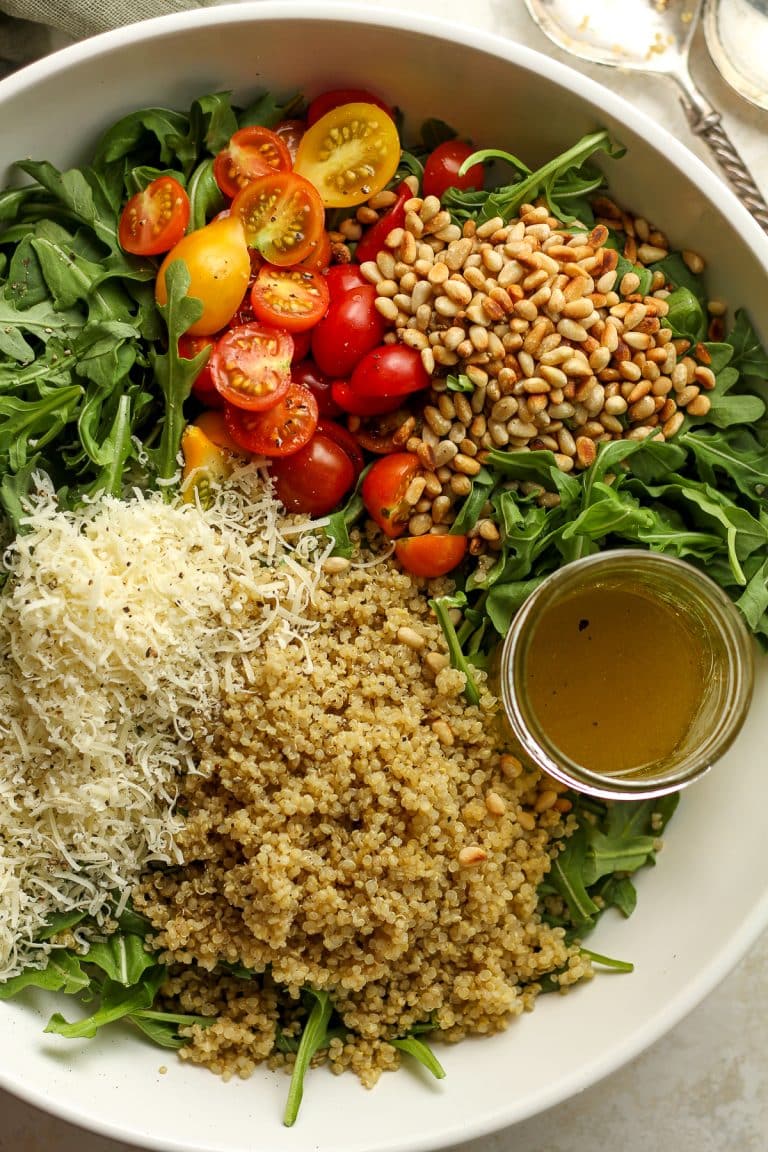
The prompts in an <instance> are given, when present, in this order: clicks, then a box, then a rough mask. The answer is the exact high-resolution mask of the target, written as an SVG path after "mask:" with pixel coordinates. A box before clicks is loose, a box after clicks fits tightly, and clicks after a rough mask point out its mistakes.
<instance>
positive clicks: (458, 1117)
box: [0, 0, 768, 1152]
mask: <svg viewBox="0 0 768 1152" xmlns="http://www.w3.org/2000/svg"><path fill="white" fill-rule="evenodd" d="M342 85H356V86H361V85H364V86H367V87H371V88H373V89H374V90H378V91H380V92H382V93H383V94H386V95H388V96H389V97H390V98H392V99H393V100H396V101H397V102H398V103H399V104H401V105H402V106H403V107H404V108H405V109H406V110H407V112H408V113H409V118H410V120H411V122H412V123H415V124H418V123H419V121H420V120H421V119H422V118H424V117H426V116H440V117H442V118H443V119H445V120H447V121H449V122H451V123H452V124H453V125H454V126H455V127H456V128H457V129H458V130H459V131H461V132H463V133H467V134H471V135H473V136H474V137H475V138H476V139H478V140H480V141H482V142H483V143H486V144H489V145H490V144H493V145H504V144H506V145H507V146H509V147H510V148H512V149H513V150H514V151H515V152H517V153H518V154H519V155H521V156H523V157H524V158H525V159H527V160H528V161H529V162H531V163H532V162H536V161H539V160H542V159H544V158H546V157H548V156H550V155H552V154H554V153H555V152H556V151H558V150H560V149H561V148H564V147H567V146H568V145H570V144H572V143H573V142H574V141H575V140H576V139H577V138H578V137H579V136H580V135H581V134H582V133H584V132H586V131H590V130H593V129H594V128H595V127H597V126H607V127H608V128H609V129H610V130H611V131H612V132H613V134H614V135H615V136H616V137H617V138H619V139H621V140H622V141H623V142H624V143H625V144H627V145H628V146H629V155H628V157H627V158H626V159H625V160H623V161H621V162H620V163H619V164H617V165H611V168H610V175H611V183H612V187H613V189H614V191H615V192H616V194H617V196H618V197H619V198H620V199H621V200H623V201H624V202H625V203H627V204H631V205H632V207H633V208H634V209H636V210H638V211H642V212H643V213H644V214H646V215H647V216H649V217H650V218H652V219H653V220H654V221H655V222H658V224H659V225H660V226H661V227H663V228H664V229H665V230H667V231H668V232H669V234H670V236H671V238H672V240H673V242H674V244H675V245H676V246H678V247H684V248H693V249H696V250H698V251H701V252H703V253H704V254H705V255H706V256H707V257H708V259H709V262H710V266H711V269H712V272H711V289H712V291H713V293H716V294H718V295H722V296H725V297H726V298H727V299H729V300H730V301H731V302H733V303H743V304H746V305H749V304H750V303H753V304H754V303H755V302H760V303H761V306H763V308H764V301H765V300H766V299H768V239H766V237H765V236H764V235H763V234H762V232H761V231H760V230H759V228H758V227H757V225H755V224H754V222H753V221H752V220H751V218H750V217H749V216H748V215H747V213H746V211H745V210H744V209H742V208H741V206H740V205H739V204H738V203H737V201H736V199H735V198H734V197H733V195H732V194H731V193H730V191H729V190H728V189H727V188H726V187H725V186H724V184H723V183H721V181H720V180H719V178H718V177H716V176H714V175H713V174H712V173H711V172H710V171H709V170H708V169H707V168H706V167H705V166H704V165H703V164H702V163H701V162H700V161H698V160H697V159H696V158H695V157H693V156H692V155H691V154H690V153H689V152H687V151H686V150H685V149H684V148H683V147H682V146H681V145H680V144H679V143H678V142H677V141H676V140H675V139H674V138H673V137H671V136H669V135H667V134H666V133H665V132H664V130H663V129H662V128H660V127H659V126H658V125H656V124H655V123H653V122H652V121H651V120H650V119H648V118H646V117H645V116H643V115H642V114H641V113H639V112H638V111H637V110H636V109H634V108H633V107H631V106H630V105H628V104H626V103H624V102H623V101H621V100H620V99H619V98H617V97H616V96H614V95H612V94H611V93H610V92H608V91H607V90H606V89H603V88H601V87H599V86H598V85H596V84H594V83H592V82H591V81H589V80H587V79H585V78H584V77H583V76H580V75H579V74H577V73H576V72H573V71H571V70H570V69H567V68H565V67H563V66H561V65H558V64H556V63H554V62H553V61H551V60H550V59H548V58H545V57H542V56H540V55H538V54H536V53H534V52H531V51H528V50H526V49H524V48H522V47H520V46H518V45H514V44H511V43H508V42H505V41H503V40H501V39H499V38H494V37H492V36H489V35H485V34H481V33H473V32H472V31H471V30H469V29H468V28H467V27H465V26H458V25H452V24H447V23H440V22H438V21H434V20H428V19H425V18H422V17H420V16H418V15H415V14H414V13H413V12H404V11H399V12H398V11H390V12H388V13H386V14H385V13H384V12H382V11H381V10H375V11H371V10H368V11H366V10H364V9H360V8H359V7H357V6H354V5H350V6H343V5H340V4H336V5H327V4H321V5H316V4H310V3H291V4H279V3H274V2H271V0H267V2H265V3H263V4H258V5H249V4H246V5H238V6H234V7H226V8H214V9H207V10H203V11H196V12H194V13H187V14H181V15H176V16H172V17H165V18H162V19H161V20H158V21H153V22H150V23H145V24H143V25H140V26H134V27H131V28H129V29H123V30H121V31H118V32H116V33H110V34H108V35H107V36H104V37H99V38H97V39H95V40H92V41H88V42H85V43H83V44H81V45H77V46H75V47H73V48H71V49H66V50H65V51H63V52H61V53H59V54H57V55H55V56H53V57H50V58H48V59H47V60H44V61H41V62H39V63H36V64H34V65H32V66H31V67H29V68H28V69H26V70H25V71H24V72H22V73H20V74H17V75H16V76H13V77H11V78H9V79H8V80H6V81H4V82H3V83H2V84H0V116H2V122H3V133H2V141H0V182H2V183H3V184H4V183H6V181H7V175H6V168H7V165H9V164H10V162H11V161H12V160H14V159H16V158H17V157H21V156H30V155H31V156H34V157H35V158H47V159H50V160H53V161H54V162H56V163H60V164H62V163H70V162H73V161H75V160H77V159H82V157H83V155H84V154H86V153H87V149H88V146H89V145H90V144H91V143H92V142H93V141H94V140H95V139H96V137H97V136H98V134H99V132H100V131H101V130H102V129H104V128H105V127H107V126H108V125H109V124H111V123H112V122H113V121H114V120H115V119H116V118H117V117H118V116H120V115H122V114H124V113H126V112H128V111H131V110H133V109H135V108H138V107H142V106H145V105H148V104H151V103H165V104H171V105H174V106H177V107H180V108H184V107H185V106H186V105H187V104H188V102H189V101H190V100H191V99H192V98H194V97H195V96H198V95H202V94H203V93H206V92H209V91H215V90H218V89H223V88H231V89H233V90H234V91H235V94H236V95H237V96H238V97H240V98H243V97H245V96H246V95H247V94H248V93H252V92H253V91H254V90H255V89H258V88H273V89H275V88H279V89H282V90H283V91H284V92H288V91H290V90H292V89H294V88H301V89H304V90H311V91H319V90H321V89H322V88H324V87H338V86H342ZM753 320H754V322H755V324H756V325H757V326H758V327H760V324H761V315H760V311H759V310H758V309H757V308H754V307H753ZM766 324H768V321H766V319H765V317H764V315H763V318H762V337H763V339H768V327H766ZM659 675H663V668H660V669H659ZM767 704H768V667H766V661H765V659H764V658H761V659H760V661H759V667H758V678H757V684H756V691H755V702H754V706H753V709H752V713H751V716H750V719H749V721H748V723H747V726H746V727H745V729H744V731H743V733H742V735H741V736H740V738H739V740H738V741H737V743H736V744H735V746H734V747H733V749H732V750H731V752H730V753H729V754H728V756H727V758H726V759H725V760H724V761H723V762H722V763H721V764H720V765H719V766H718V767H717V769H716V770H715V771H714V772H713V773H711V774H710V775H709V776H708V777H707V778H706V779H704V780H703V781H702V782H700V783H699V784H697V785H695V786H694V787H693V788H691V789H690V790H689V791H688V792H687V793H686V794H685V795H684V797H683V800H682V802H681V805H680V809H679V811H678V813H677V815H676V816H675V818H674V821H673V823H672V826H671V828H670V830H669V833H668V836H667V842H666V846H665V848H664V851H663V853H662V854H661V857H660V859H659V864H658V867H657V868H656V869H653V870H647V871H646V872H645V873H644V874H643V875H642V876H641V877H640V879H639V883H638V888H639V905H638V909H637V911H636V913H635V914H634V915H633V917H632V918H631V920H629V921H627V922H625V921H623V920H621V919H620V918H619V917H618V916H612V915H609V916H606V917H605V918H604V919H603V921H602V922H601V924H600V926H599V929H598V931H597V933H596V934H595V935H594V936H593V937H591V938H590V944H591V945H593V946H594V947H595V948H597V949H599V950H600V951H603V952H606V953H609V954H611V955H617V956H622V957H626V958H629V959H631V960H633V961H634V963H635V966H636V967H635V972H634V974H633V975H631V976H623V975H611V974H606V975H599V976H598V977H597V978H596V979H595V980H594V981H592V983H591V984H588V985H585V986H583V987H581V988H577V989H576V990H575V991H573V992H572V993H571V994H569V995H568V996H565V997H553V996H549V997H543V998H541V1000H540V1001H539V1003H538V1006H537V1008H536V1010H535V1011H534V1012H533V1013H532V1014H531V1015H528V1016H525V1017H524V1018H523V1019H521V1020H518V1021H517V1022H515V1023H514V1024H513V1025H512V1026H511V1027H510V1029H509V1031H508V1032H507V1033H506V1034H505V1035H503V1036H499V1037H495V1038H493V1039H485V1040H474V1041H468V1042H465V1043H463V1044H461V1045H458V1046H455V1047H449V1048H447V1049H445V1050H444V1051H441V1053H440V1056H441V1059H442V1061H443V1063H444V1064H445V1067H446V1070H447V1073H448V1075H447V1078H446V1079H445V1080H444V1081H442V1082H439V1083H438V1082H435V1081H433V1080H431V1079H430V1078H429V1077H427V1076H426V1075H424V1076H422V1075H421V1074H420V1073H419V1072H418V1071H416V1072H411V1071H408V1070H403V1071H401V1072H399V1073H397V1074H395V1075H386V1076H384V1077H383V1078H382V1080H381V1081H380V1083H379V1084H378V1086H377V1087H376V1088H375V1089H374V1090H373V1091H371V1092H367V1091H366V1090H364V1089H363V1088H361V1087H360V1085H359V1084H358V1082H357V1081H356V1079H355V1078H354V1077H353V1076H351V1075H345V1076H343V1077H339V1078H336V1077H333V1076H332V1075H330V1074H329V1073H328V1072H327V1071H326V1070H318V1071H313V1072H312V1073H311V1074H310V1075H309V1077H308V1079H307V1084H306V1091H305V1098H304V1104H303V1107H302V1112H301V1115H300V1118H299V1121H298V1124H297V1125H296V1127H295V1128H293V1129H291V1130H287V1129H284V1128H283V1127H282V1126H281V1123H280V1116H281V1112H282V1106H283V1102H284V1098H285V1093H286V1089H287V1084H288V1080H287V1077H286V1076H285V1075H284V1074H282V1073H270V1072H259V1073H258V1074H257V1075H255V1076H254V1077H253V1078H252V1079H251V1080H250V1081H248V1082H239V1081H238V1082H232V1083H229V1084H224V1083H222V1082H221V1081H219V1080H218V1079H217V1078H215V1077H214V1076H212V1075H211V1074H210V1073H208V1072H205V1071H202V1070H199V1069H195V1068H189V1067H187V1066H185V1065H182V1064H181V1063H178V1062H177V1061H176V1059H175V1057H174V1055H173V1053H167V1054H166V1053H164V1052H162V1051H161V1050H159V1049H153V1048H151V1047H148V1046H147V1045H145V1044H144V1043H142V1042H141V1041H140V1040H139V1039H135V1038H134V1037H133V1036H132V1035H129V1034H127V1033H126V1034H123V1033H122V1032H120V1031H119V1030H116V1031H114V1032H112V1033H111V1034H110V1033H105V1034H104V1035H103V1036H101V1037H99V1038H98V1039H96V1040H94V1041H89V1042H83V1043H82V1044H81V1043H77V1042H75V1043H72V1042H67V1041H65V1040H62V1039H59V1038H57V1037H54V1036H45V1035H43V1033H42V1028H43V1026H44V1023H45V1020H46V1019H47V1016H48V1014H49V1012H50V1001H48V1000H47V999H44V998H42V997H40V998H39V999H36V998H34V997H30V999H29V1000H27V1001H25V1002H24V1003H21V1002H10V1003H8V1004H4V1005H2V1008H1V1009H0V1053H1V1055H0V1084H2V1086H3V1087H5V1088H7V1089H9V1090H10V1091H12V1092H15V1093H17V1094H18V1095H19V1096H22V1097H24V1098H26V1099H27V1100H29V1101H30V1102H31V1103H33V1104H36V1105H37V1106H38V1107H41V1108H44V1109H47V1110H49V1111H51V1112H54V1113H56V1114H58V1115H60V1116H62V1117H63V1118H65V1119H67V1120H71V1121H73V1122H74V1123H77V1124H80V1125H83V1126H85V1127H88V1128H92V1129H94V1130H96V1131H99V1132H101V1133H103V1134H105V1135H108V1136H111V1137H113V1138H115V1139H121V1140H125V1141H128V1142H134V1143H136V1144H138V1145H142V1146H145V1147H148V1148H153V1149H164V1150H169V1152H170V1150H174V1152H353V1150H354V1152H363V1150H365V1152H384V1150H390V1149H391V1150H398V1152H405V1150H406V1149H408V1150H414V1152H415V1150H416V1149H428V1148H436V1147H439V1146H444V1145H448V1144H451V1143H455V1142H459V1141H463V1140H468V1139H470V1138H472V1137H474V1136H478V1135H481V1134H483V1133H487V1132H490V1131H493V1130H496V1129H499V1128H502V1127H504V1126H506V1125H508V1124H511V1123H513V1122H515V1121H517V1120H521V1119H523V1118H524V1117H528V1116H531V1115H533V1114H535V1113H536V1112H538V1111H540V1110H542V1109H544V1108H546V1107H548V1106H550V1105H552V1104H555V1103H557V1102H558V1101H561V1100H563V1099H565V1098H566V1097H568V1096H569V1095H572V1094H574V1093H576V1092H578V1091H580V1090H582V1089H583V1088H585V1087H587V1086H588V1085H590V1084H593V1083H594V1082H595V1081H597V1080H598V1079H599V1078H600V1077H602V1076H605V1075H606V1074H607V1073H609V1072H610V1071H612V1070H613V1069H615V1068H617V1067H619V1066H620V1065H621V1064H623V1063H625V1062H626V1061H627V1060H629V1059H631V1058H632V1057H633V1056H635V1055H637V1054H638V1053H639V1052H640V1051H641V1050H642V1049H643V1048H645V1047H646V1046H647V1045H649V1044H651V1043H652V1042H653V1041H654V1040H656V1039H657V1038H658V1037H659V1036H660V1035H662V1033H664V1032H665V1031H666V1030H668V1029H669V1028H671V1027H672V1026H673V1025H674V1024H675V1023H676V1022H677V1021H678V1020H680V1019H681V1018H682V1016H683V1015H684V1014H685V1013H686V1012H688V1011H689V1010H690V1009H691V1008H693V1007H694V1005H696V1004H697V1003H698V1002H699V1001H700V1000H701V999H702V998H703V997H704V996H705V995H706V994H707V993H708V992H709V991H710V990H711V989H712V988H713V987H714V985H715V984H716V983H717V982H718V981H719V980H720V979H721V978H722V977H723V976H724V975H725V974H726V973H727V972H728V971H729V970H730V969H731V967H732V966H733V965H734V964H735V963H736V962H737V960H738V959H739V958H740V957H741V956H742V955H743V954H744V952H745V951H746V950H747V949H748V948H749V946H750V945H751V944H752V942H753V941H754V940H755V939H756V937H757V935H758V934H759V932H760V931H761V930H762V929H763V928H764V927H765V926H766V924H768V891H767V890H766V885H765V882H764V879H763V876H764V836H765V833H764V816H763V812H764V801H765V797H766V784H765V779H764V769H763V763H764V749H765V746H766V740H768V714H767V709H766V705H767ZM161 1065H166V1066H167V1068H168V1071H167V1073H166V1074H165V1075H161V1074H160V1072H159V1068H160V1066H161Z"/></svg>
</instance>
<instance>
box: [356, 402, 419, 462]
mask: <svg viewBox="0 0 768 1152" xmlns="http://www.w3.org/2000/svg"><path fill="white" fill-rule="evenodd" d="M410 416H411V412H410V411H409V409H408V408H395V409H394V411H392V412H382V413H381V414H377V415H375V416H367V417H364V418H363V419H361V420H360V423H359V425H358V426H357V427H356V428H355V430H354V432H350V435H352V436H354V438H355V440H356V441H357V443H358V444H359V445H360V447H361V448H363V449H365V451H366V452H372V453H373V454H374V456H386V455H388V453H390V452H401V451H402V447H403V446H402V444H397V443H395V433H396V432H397V431H398V430H399V429H400V428H401V427H402V425H403V423H404V422H405V421H406V420H407V419H408V418H409V417H410Z"/></svg>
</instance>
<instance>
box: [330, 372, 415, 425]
mask: <svg viewBox="0 0 768 1152" xmlns="http://www.w3.org/2000/svg"><path fill="white" fill-rule="evenodd" d="M331 398H332V400H333V402H334V404H337V405H338V406H339V408H341V410H342V412H346V413H347V415H348V416H381V415H383V414H384V413H385V412H394V410H395V408H399V407H400V397H399V396H384V397H382V396H359V395H358V394H357V392H353V391H352V389H351V388H350V386H349V383H348V381H346V380H334V381H333V383H332V384H331Z"/></svg>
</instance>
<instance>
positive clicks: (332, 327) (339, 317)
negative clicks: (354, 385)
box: [312, 284, 386, 376]
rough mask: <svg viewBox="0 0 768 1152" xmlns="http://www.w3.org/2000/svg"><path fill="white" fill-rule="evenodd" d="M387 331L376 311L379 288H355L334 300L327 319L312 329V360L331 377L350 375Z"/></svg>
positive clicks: (366, 286)
mask: <svg viewBox="0 0 768 1152" xmlns="http://www.w3.org/2000/svg"><path fill="white" fill-rule="evenodd" d="M385 332H386V323H385V321H384V318H383V316H381V314H380V313H379V312H377V311H376V289H375V288H374V287H373V285H372V284H367V285H365V287H363V288H352V289H351V290H350V291H349V292H345V293H343V294H342V295H339V296H338V297H337V298H336V299H331V303H330V304H329V306H328V311H327V312H326V314H325V316H324V317H323V318H322V320H320V321H319V322H318V323H317V324H316V325H315V327H314V328H313V329H312V356H313V359H314V361H315V363H316V364H317V366H318V368H321V369H322V371H323V372H327V374H328V375H329V376H349V374H350V372H351V371H352V369H353V368H354V367H355V365H356V364H357V362H358V361H359V360H362V358H363V356H364V355H365V354H366V352H370V350H371V349H372V348H375V347H376V346H377V345H378V344H380V343H381V341H382V340H383V339H384V333H385Z"/></svg>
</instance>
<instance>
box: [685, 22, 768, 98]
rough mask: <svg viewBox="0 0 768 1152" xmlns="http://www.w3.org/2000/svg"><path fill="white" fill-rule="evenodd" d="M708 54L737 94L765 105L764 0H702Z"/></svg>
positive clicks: (767, 26) (767, 33)
mask: <svg viewBox="0 0 768 1152" xmlns="http://www.w3.org/2000/svg"><path fill="white" fill-rule="evenodd" d="M701 21H702V25H703V27H704V36H705V38H706V41H707V47H708V48H709V54H710V56H711V57H712V61H713V63H714V65H715V67H716V68H717V69H718V70H719V72H720V74H721V76H722V77H723V79H724V80H726V81H727V82H728V83H729V84H730V85H731V87H732V88H735V89H736V91H737V92H738V93H739V95H740V96H743V97H744V99H745V100H749V102H750V103H751V104H756V105H757V107H758V108H768V0H704V11H703V12H702V17H701Z"/></svg>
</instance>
